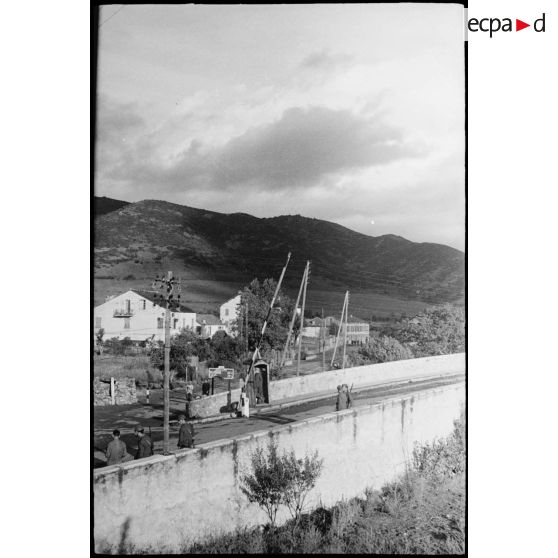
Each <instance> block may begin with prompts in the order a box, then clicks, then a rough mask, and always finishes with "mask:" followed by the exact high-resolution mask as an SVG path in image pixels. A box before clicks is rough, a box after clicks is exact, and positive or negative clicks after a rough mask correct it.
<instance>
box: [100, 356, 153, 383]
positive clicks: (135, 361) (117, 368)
mask: <svg viewBox="0 0 558 558" xmlns="http://www.w3.org/2000/svg"><path fill="white" fill-rule="evenodd" d="M146 370H149V371H150V372H151V374H153V376H154V377H156V378H159V377H160V376H161V372H160V371H159V370H157V369H155V368H153V366H151V363H150V361H149V356H147V355H126V356H124V355H111V354H107V353H105V354H102V355H94V356H93V376H94V377H98V378H110V377H111V376H112V377H113V378H136V379H138V380H142V381H143V382H145V381H147V373H146Z"/></svg>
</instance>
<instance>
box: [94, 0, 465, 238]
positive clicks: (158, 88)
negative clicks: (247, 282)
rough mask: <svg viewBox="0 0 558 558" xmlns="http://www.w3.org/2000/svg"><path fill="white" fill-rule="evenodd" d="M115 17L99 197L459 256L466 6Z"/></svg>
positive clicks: (105, 16) (103, 98)
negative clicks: (283, 221) (315, 223)
mask: <svg viewBox="0 0 558 558" xmlns="http://www.w3.org/2000/svg"><path fill="white" fill-rule="evenodd" d="M121 8H122V7H121V6H119V5H111V6H106V7H103V8H102V9H101V13H100V22H101V27H100V30H99V67H98V104H97V108H98V117H97V154H96V158H97V160H96V177H95V179H96V182H95V188H96V191H95V193H96V195H104V196H109V197H112V198H117V199H123V200H126V201H139V200H142V199H160V200H167V201H171V202H175V203H179V204H184V205H190V206H193V207H199V208H204V209H212V210H215V211H221V212H225V213H231V212H237V211H241V212H245V213H251V214H253V215H256V216H258V217H269V216H275V215H283V214H297V213H298V214H301V215H304V216H308V217H317V218H320V219H327V220H329V221H334V222H336V223H339V224H341V225H345V226H347V227H349V228H351V229H354V230H356V231H359V232H362V233H365V234H369V235H372V236H378V235H382V234H387V233H392V234H398V235H401V236H404V237H405V238H408V239H409V240H413V241H417V242H439V243H443V244H449V245H450V246H454V247H455V248H459V249H463V247H464V235H465V232H464V229H465V224H464V219H465V216H464V213H465V212H464V205H465V195H464V149H465V136H464V110H465V83H464V54H463V53H464V49H463V9H462V6H460V5H443V4H431V5H428V4H425V5H421V4H414V5H413V4H393V5H389V4H385V5H366V4H361V5H349V4H346V5H341V4H339V5H299V6H289V5H283V6H281V5H277V6H266V5H263V6H187V5H184V6H126V7H124V8H123V9H121ZM117 12H118V13H117Z"/></svg>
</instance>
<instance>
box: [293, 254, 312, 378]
mask: <svg viewBox="0 0 558 558" xmlns="http://www.w3.org/2000/svg"><path fill="white" fill-rule="evenodd" d="M309 273H310V261H307V262H306V271H305V272H304V290H303V291H302V312H301V314H300V333H299V336H298V358H297V361H296V375H297V376H298V375H299V374H300V353H301V351H302V330H303V329H304V307H305V305H306V287H307V285H308V274H309Z"/></svg>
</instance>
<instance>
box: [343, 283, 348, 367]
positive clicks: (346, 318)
mask: <svg viewBox="0 0 558 558" xmlns="http://www.w3.org/2000/svg"><path fill="white" fill-rule="evenodd" d="M345 299H346V301H347V304H346V305H345V336H344V338H343V370H345V353H346V351H347V331H348V329H349V328H348V327H347V324H348V316H349V291H347V294H345Z"/></svg>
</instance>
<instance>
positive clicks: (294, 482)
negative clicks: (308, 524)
mask: <svg viewBox="0 0 558 558" xmlns="http://www.w3.org/2000/svg"><path fill="white" fill-rule="evenodd" d="M284 461H285V471H286V474H287V477H288V478H289V483H288V487H287V490H286V492H285V504H286V506H287V508H288V510H289V512H290V513H291V515H292V517H293V519H294V520H295V522H296V523H297V524H298V522H299V521H300V517H301V515H302V512H303V511H304V504H305V502H306V498H307V497H308V494H309V493H310V490H312V489H313V488H314V486H316V481H317V480H318V477H319V476H320V474H321V472H322V466H323V459H319V458H318V452H317V451H315V452H314V453H313V454H312V455H306V456H305V457H304V459H297V458H296V455H295V453H294V451H292V450H291V452H290V453H289V454H287V455H285V456H284Z"/></svg>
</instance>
